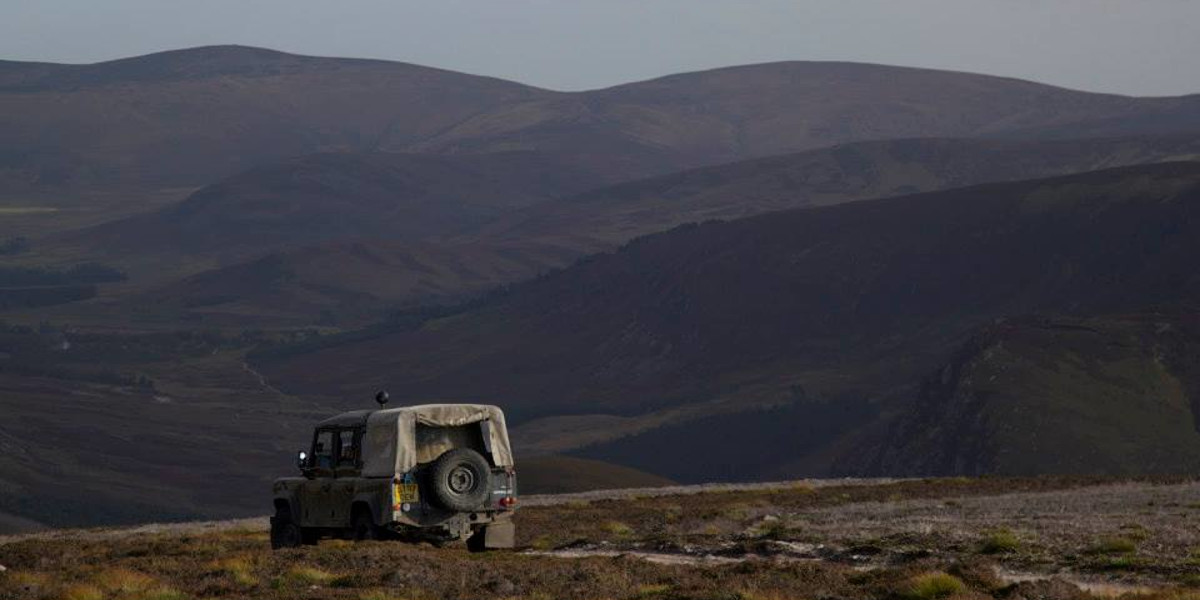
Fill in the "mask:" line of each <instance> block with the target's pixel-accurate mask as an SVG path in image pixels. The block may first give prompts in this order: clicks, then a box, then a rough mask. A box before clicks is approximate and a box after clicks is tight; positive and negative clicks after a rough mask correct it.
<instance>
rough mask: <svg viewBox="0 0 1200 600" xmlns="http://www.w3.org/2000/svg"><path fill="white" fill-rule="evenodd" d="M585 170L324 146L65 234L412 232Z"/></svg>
mask: <svg viewBox="0 0 1200 600" xmlns="http://www.w3.org/2000/svg"><path fill="white" fill-rule="evenodd" d="M589 181H590V180H589V179H588V177H587V176H586V175H585V174H582V173H579V172H577V171H574V170H572V169H570V168H569V167H565V166H562V165H559V164H557V163H555V162H554V161H553V160H552V159H551V158H549V157H545V156H542V155H540V154H537V153H532V152H510V153H505V154H499V155H486V156H484V155H476V156H462V157H458V156H447V157H438V156H427V155H419V154H394V153H382V152H375V153H327V154H315V155H306V156H302V157H299V158H295V159H291V160H287V161H283V162H279V163H273V164H270V165H266V166H262V167H256V168H254V169H251V170H249V171H245V172H243V173H240V174H238V175H235V176H233V177H230V178H227V179H224V180H222V181H220V182H218V183H215V184H213V185H209V186H205V187H203V188H201V189H200V190H198V191H196V192H195V193H193V194H191V195H190V196H188V197H187V198H186V199H184V200H183V201H182V202H180V203H178V204H177V205H173V206H169V207H167V208H164V209H162V210H159V211H156V212H153V213H149V214H145V215H139V216H136V217H132V218H129V219H124V220H120V221H115V222H112V223H108V224H105V225H101V226H98V227H95V228H92V229H88V230H84V231H81V232H78V233H76V234H72V235H69V236H65V239H66V241H67V243H68V244H79V245H82V246H84V247H87V248H92V249H94V251H97V252H101V253H111V254H118V255H120V254H127V253H130V252H135V253H137V254H139V255H141V254H147V253H149V254H156V255H159V256H161V257H163V258H164V259H169V258H171V257H173V256H177V255H179V254H184V255H206V256H213V255H228V256H236V255H239V254H242V255H245V254H254V253H259V254H261V253H263V252H266V251H269V250H272V249H277V248H284V247H289V246H298V245H305V244H312V243H315V242H320V241H325V240H334V239H344V238H379V239H387V240H415V239H421V238H433V237H438V236H444V235H447V234H449V233H453V232H458V231H462V230H466V229H469V228H471V227H472V226H479V225H481V224H483V223H485V222H487V221H489V220H492V219H494V218H496V217H497V216H499V215H502V214H504V213H505V212H507V211H510V210H512V209H514V208H518V207H522V206H528V205H531V204H535V203H538V202H542V201H546V200H548V199H550V198H551V197H552V196H553V195H555V194H562V193H569V192H571V191H575V190H578V189H579V188H580V187H583V186H586V185H588V183H589Z"/></svg>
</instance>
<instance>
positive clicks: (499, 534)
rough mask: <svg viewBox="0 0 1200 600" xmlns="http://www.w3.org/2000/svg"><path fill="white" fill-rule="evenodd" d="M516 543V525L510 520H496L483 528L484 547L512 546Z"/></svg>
mask: <svg viewBox="0 0 1200 600" xmlns="http://www.w3.org/2000/svg"><path fill="white" fill-rule="evenodd" d="M516 545H517V526H516V524H515V523H513V522H512V521H507V520H506V521H497V522H495V523H491V524H489V525H488V526H487V527H486V528H485V529H484V530H483V547H484V548H512V547H513V546H516Z"/></svg>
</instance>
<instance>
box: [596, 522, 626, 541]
mask: <svg viewBox="0 0 1200 600" xmlns="http://www.w3.org/2000/svg"><path fill="white" fill-rule="evenodd" d="M603 528H604V531H605V532H607V533H610V534H612V535H615V536H617V537H622V538H625V537H630V536H632V535H633V528H632V527H630V526H628V525H626V524H624V523H622V522H620V521H605V522H604V526H603Z"/></svg>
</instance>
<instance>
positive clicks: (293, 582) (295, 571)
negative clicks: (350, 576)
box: [272, 567, 337, 589]
mask: <svg viewBox="0 0 1200 600" xmlns="http://www.w3.org/2000/svg"><path fill="white" fill-rule="evenodd" d="M335 577H337V576H336V575H334V574H333V573H328V572H326V571H322V570H320V569H317V568H314V567H292V568H291V569H288V571H287V572H286V573H284V574H283V575H282V576H280V577H278V578H276V579H275V581H273V582H272V587H274V588H276V589H279V588H284V587H289V586H305V585H321V584H323V583H328V582H329V581H332V580H333V579H334V578H335Z"/></svg>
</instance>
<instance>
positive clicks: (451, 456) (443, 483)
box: [430, 448, 492, 512]
mask: <svg viewBox="0 0 1200 600" xmlns="http://www.w3.org/2000/svg"><path fill="white" fill-rule="evenodd" d="M491 474H492V473H491V467H490V466H488V462H487V460H486V459H485V458H483V456H482V455H481V454H479V453H478V452H476V451H474V450H472V449H470V448H455V449H454V450H450V451H449V452H446V453H444V454H442V455H441V456H439V457H438V458H437V460H435V461H433V466H432V468H431V469H430V479H431V481H430V483H431V486H430V487H431V488H432V490H433V499H434V501H435V502H437V503H438V504H439V505H440V506H441V507H442V508H446V509H448V510H453V511H457V512H468V511H472V510H478V509H479V508H480V507H482V505H483V504H484V503H485V502H487V501H488V500H489V498H490V496H491V493H492V481H491Z"/></svg>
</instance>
